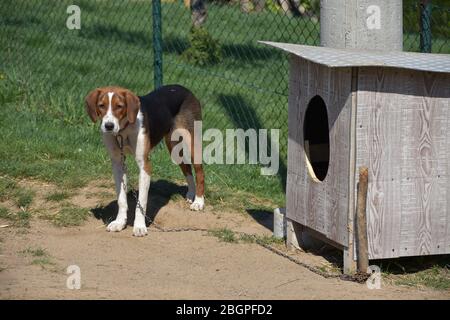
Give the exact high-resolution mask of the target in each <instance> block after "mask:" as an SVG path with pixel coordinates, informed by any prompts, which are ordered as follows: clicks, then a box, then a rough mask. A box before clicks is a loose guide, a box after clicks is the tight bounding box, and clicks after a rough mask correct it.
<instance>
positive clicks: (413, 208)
mask: <svg viewBox="0 0 450 320" xmlns="http://www.w3.org/2000/svg"><path fill="white" fill-rule="evenodd" d="M446 77H447V84H445V83H446V81H445V80H444V79H445V78H446ZM371 90H372V91H371ZM445 90H446V91H445ZM444 91H445V92H444ZM448 98H449V89H448V75H445V74H436V73H425V72H417V71H408V70H396V69H387V68H384V69H378V70H376V69H375V68H361V72H360V92H359V94H358V128H357V132H358V139H357V140H358V155H357V165H358V166H360V165H364V164H367V165H368V166H369V174H370V176H369V194H368V207H367V216H368V232H369V253H370V258H371V259H376V258H391V257H399V256H414V255H428V254H438V253H449V252H450V244H449V243H448V233H449V229H450V228H449V226H448V225H449V221H450V218H449V214H450V211H449V205H448V202H449V201H448V198H449V195H448V193H449V187H448V185H449V180H448V168H449V155H450V153H449V152H448V149H449V147H448V144H449V139H450V136H449V124H448V121H449V120H448V119H449V116H450V114H449V112H450V111H449V102H448V101H449V100H448Z"/></svg>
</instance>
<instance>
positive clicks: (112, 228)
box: [106, 220, 127, 232]
mask: <svg viewBox="0 0 450 320" xmlns="http://www.w3.org/2000/svg"><path fill="white" fill-rule="evenodd" d="M126 225H127V221H126V220H114V221H113V222H111V223H110V224H108V226H107V227H106V230H107V231H109V232H119V231H121V230H123V229H124V228H125V226H126Z"/></svg>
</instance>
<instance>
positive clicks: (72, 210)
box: [51, 206, 90, 227]
mask: <svg viewBox="0 0 450 320" xmlns="http://www.w3.org/2000/svg"><path fill="white" fill-rule="evenodd" d="M89 215H90V213H89V210H88V209H85V208H78V207H73V206H65V207H63V208H62V209H61V210H59V212H58V213H57V214H56V215H55V216H53V217H52V219H51V220H52V222H53V224H55V225H56V226H58V227H74V226H79V225H82V224H83V223H84V222H85V221H86V220H87V219H88V217H89Z"/></svg>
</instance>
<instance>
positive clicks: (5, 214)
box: [0, 206, 10, 219]
mask: <svg viewBox="0 0 450 320" xmlns="http://www.w3.org/2000/svg"><path fill="white" fill-rule="evenodd" d="M0 218H2V219H10V212H9V210H8V208H5V207H3V206H0Z"/></svg>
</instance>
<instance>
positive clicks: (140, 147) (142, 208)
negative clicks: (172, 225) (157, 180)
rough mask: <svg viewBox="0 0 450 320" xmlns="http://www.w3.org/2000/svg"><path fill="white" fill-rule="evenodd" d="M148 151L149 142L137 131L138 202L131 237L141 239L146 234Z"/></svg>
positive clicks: (149, 169) (141, 132)
mask: <svg viewBox="0 0 450 320" xmlns="http://www.w3.org/2000/svg"><path fill="white" fill-rule="evenodd" d="M149 151H150V146H149V141H148V139H147V137H146V136H145V134H144V130H143V129H141V130H140V131H139V134H138V137H137V141H136V154H135V157H136V163H137V165H138V167H139V201H138V203H136V212H135V218H134V225H133V235H135V236H136V237H143V236H145V235H146V234H147V226H146V225H145V215H146V211H147V198H148V191H149V189H150V179H151V177H150V175H151V166H150V162H149V160H148V155H149Z"/></svg>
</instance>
